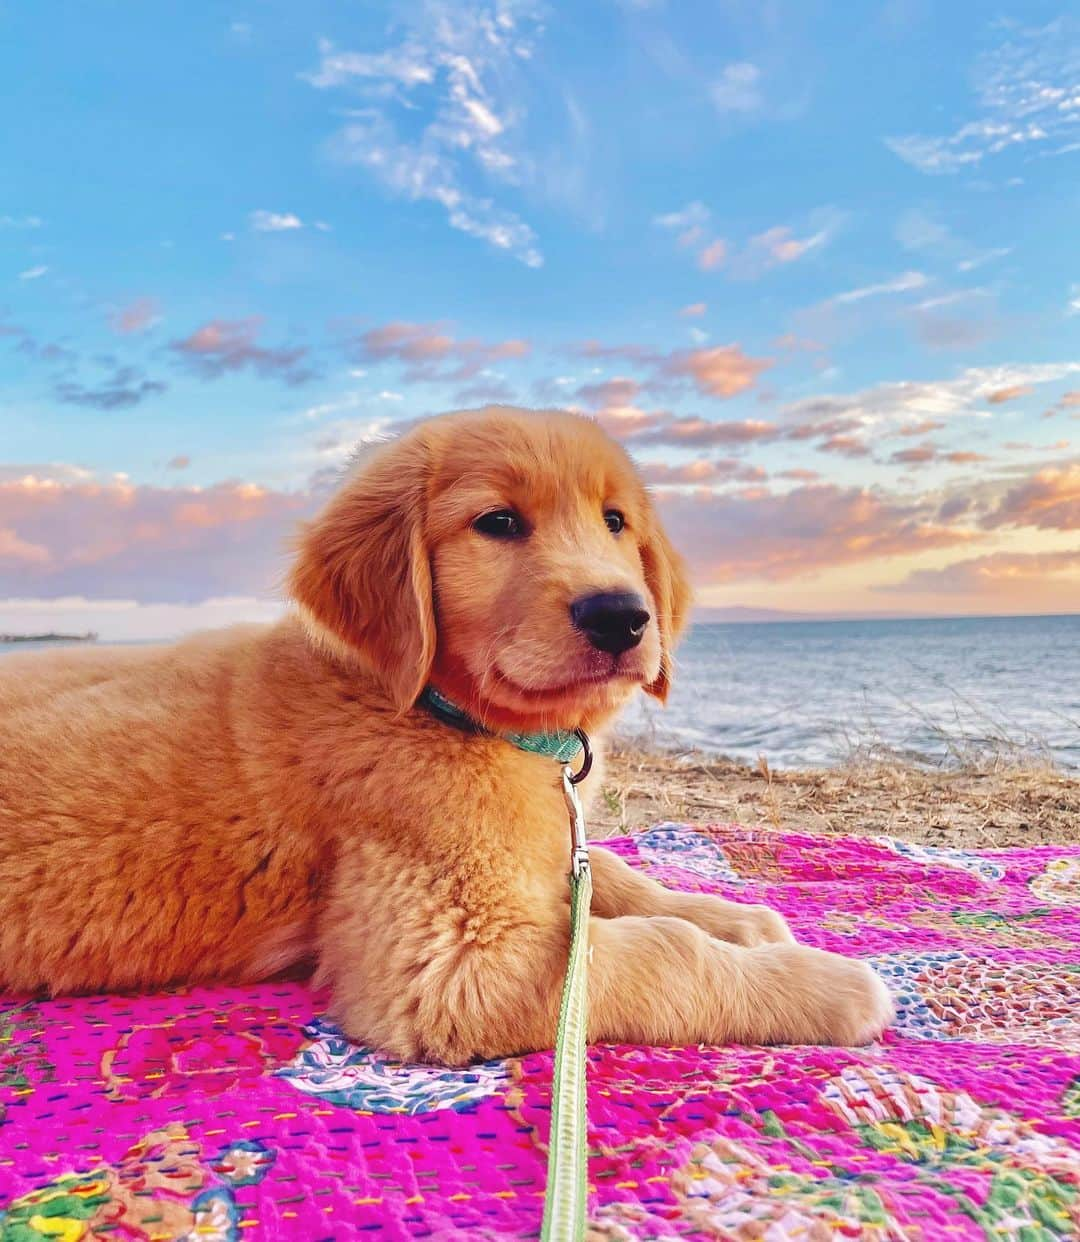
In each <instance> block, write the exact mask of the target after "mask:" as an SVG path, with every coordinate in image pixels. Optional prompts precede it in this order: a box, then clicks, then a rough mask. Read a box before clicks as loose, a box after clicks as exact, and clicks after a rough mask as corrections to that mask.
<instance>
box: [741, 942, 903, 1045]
mask: <svg viewBox="0 0 1080 1242" xmlns="http://www.w3.org/2000/svg"><path fill="white" fill-rule="evenodd" d="M748 957H749V958H750V959H752V961H751V962H749V963H748V967H749V972H750V974H749V979H750V983H751V986H750V988H749V989H748V992H749V996H750V1009H751V1012H750V1013H749V1014H748V1022H749V1023H750V1025H751V1026H756V1027H757V1028H758V1031H759V1038H758V1039H757V1042H761V1043H785V1044H834V1045H842V1046H846V1047H857V1046H859V1045H861V1044H868V1043H870V1042H872V1041H873V1040H874V1039H876V1038H877V1037H878V1036H879V1035H880V1034H881V1033H882V1031H884V1030H885V1028H886V1027H887V1026H888V1025H889V1023H890V1022H892V1020H893V1018H894V1016H895V1010H894V1008H893V1002H892V997H891V996H890V995H889V991H888V989H887V988H886V987H885V984H884V983H883V982H882V980H881V978H880V976H879V975H877V974H875V972H874V971H873V970H872V969H871V968H870V967H869V966H868V965H867V964H866V963H865V962H860V961H858V960H857V959H854V958H848V957H841V956H840V955H839V954H836V953H826V952H824V951H822V950H821V949H809V948H806V947H804V946H802V945H778V946H776V947H775V948H761V949H758V950H756V951H755V952H753V953H751V954H749V955H748ZM755 1014H756V1016H755ZM762 1035H763V1036H764V1038H760V1036H762Z"/></svg>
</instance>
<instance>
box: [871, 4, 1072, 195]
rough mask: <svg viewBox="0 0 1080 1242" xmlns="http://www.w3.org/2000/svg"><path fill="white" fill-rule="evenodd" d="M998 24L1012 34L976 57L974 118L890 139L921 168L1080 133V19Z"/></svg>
mask: <svg viewBox="0 0 1080 1242" xmlns="http://www.w3.org/2000/svg"><path fill="white" fill-rule="evenodd" d="M998 28H999V29H1004V30H1006V31H1009V34H1008V36H1007V37H1006V38H1005V39H1004V41H1003V42H1001V43H1000V44H999V45H998V46H997V47H995V48H993V49H991V50H990V51H987V52H985V53H983V55H981V56H980V57H979V59H978V60H977V61H976V63H975V68H974V72H973V74H972V81H973V86H974V94H975V99H974V103H973V108H972V110H971V119H970V120H967V121H965V122H964V123H963V124H961V125H960V126H959V127H958V128H956V129H955V130H953V131H952V132H951V133H946V134H933V135H929V134H907V135H904V136H902V137H893V138H886V139H885V143H886V145H887V146H888V147H889V149H890V150H892V151H893V152H895V153H896V154H897V155H898V156H899V157H900V158H901V159H902V160H905V161H906V162H907V163H908V164H911V165H912V166H913V167H914V168H917V169H918V170H919V171H920V172H924V173H957V172H959V171H961V169H964V168H973V167H975V166H977V165H979V164H981V163H982V162H983V161H984V160H985V159H987V158H988V157H989V156H994V155H997V154H999V153H1000V152H1002V151H1005V150H1008V149H1009V148H1013V147H1022V146H1026V145H1028V144H1030V143H1036V144H1043V143H1049V142H1052V141H1053V140H1055V139H1063V138H1068V137H1069V136H1073V137H1075V134H1076V123H1077V120H1078V118H1080V51H1078V49H1080V24H1078V23H1077V21H1076V20H1075V19H1074V18H1071V17H1067V16H1066V17H1060V18H1058V19H1057V20H1056V21H1053V22H1050V23H1049V24H1048V25H1046V26H1040V27H1023V26H1019V25H1017V24H1016V23H1004V22H1002V23H998ZM1070 146H1072V144H1070V143H1066V147H1070ZM1063 149H1064V148H1063ZM1046 150H1047V151H1049V148H1047V149H1046Z"/></svg>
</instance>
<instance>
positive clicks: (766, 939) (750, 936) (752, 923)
mask: <svg viewBox="0 0 1080 1242" xmlns="http://www.w3.org/2000/svg"><path fill="white" fill-rule="evenodd" d="M704 902H705V904H703V905H702V906H701V907H699V909H698V910H697V911H695V917H694V922H695V923H697V925H698V926H699V927H700V928H701V929H702V930H703V931H707V932H708V933H709V935H710V936H713V937H715V938H716V939H717V940H726V941H727V942H728V943H729V944H741V945H743V946H744V947H745V948H747V949H753V948H755V947H756V946H757V945H763V944H794V943H795V937H794V936H793V935H792V934H791V928H790V927H788V925H787V923H786V922H785V920H784V916H783V915H782V914H777V912H776V911H775V910H770V909H769V907H768V906H750V905H743V904H742V903H741V902H738V901H723V900H721V898H719V897H707V898H705V899H704Z"/></svg>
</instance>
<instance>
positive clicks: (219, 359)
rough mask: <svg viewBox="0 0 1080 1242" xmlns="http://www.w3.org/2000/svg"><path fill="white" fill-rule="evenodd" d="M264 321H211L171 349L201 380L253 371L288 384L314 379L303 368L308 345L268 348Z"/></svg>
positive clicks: (307, 370) (171, 346) (174, 343)
mask: <svg viewBox="0 0 1080 1242" xmlns="http://www.w3.org/2000/svg"><path fill="white" fill-rule="evenodd" d="M260 327H261V320H259V319H258V318H252V319H237V320H227V319H212V320H210V322H209V323H205V324H203V325H202V327H200V328H196V329H195V331H194V332H192V333H191V335H190V336H186V337H183V338H182V339H180V340H175V341H172V342H171V343H170V345H169V349H170V350H172V351H173V353H174V354H176V355H177V356H178V357H179V358H180V359H182V360H183V361H184V362H185V363H186V364H187V366H188V368H189V369H190V370H191V371H193V372H194V373H195V374H196V375H198V376H199V377H200V378H202V379H220V378H221V376H223V375H226V374H228V373H229V372H235V371H245V370H250V371H253V372H254V373H255V374H256V375H261V376H263V377H264V378H267V379H269V378H277V379H281V380H283V381H284V382H285V383H286V384H290V385H292V384H302V383H305V382H306V381H308V380H310V379H312V378H313V372H312V371H311V370H310V369H309V368H307V367H305V366H303V365H302V364H303V362H304V359H305V358H306V357H307V354H308V349H307V347H306V346H303V345H298V346H277V347H268V346H263V345H260V344H259V343H258V335H259V329H260Z"/></svg>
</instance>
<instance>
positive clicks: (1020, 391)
mask: <svg viewBox="0 0 1080 1242" xmlns="http://www.w3.org/2000/svg"><path fill="white" fill-rule="evenodd" d="M1033 391H1034V389H1033V388H1032V386H1031V385H1030V384H1013V385H1012V386H1011V387H1009V388H998V389H995V391H994V392H988V393H987V394H986V399H987V401H988V402H989V403H990V404H991V405H1004V404H1005V402H1006V401H1016V400H1017V399H1018V398H1019V397H1026V396H1028V394H1029V393H1031V392H1033Z"/></svg>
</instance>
